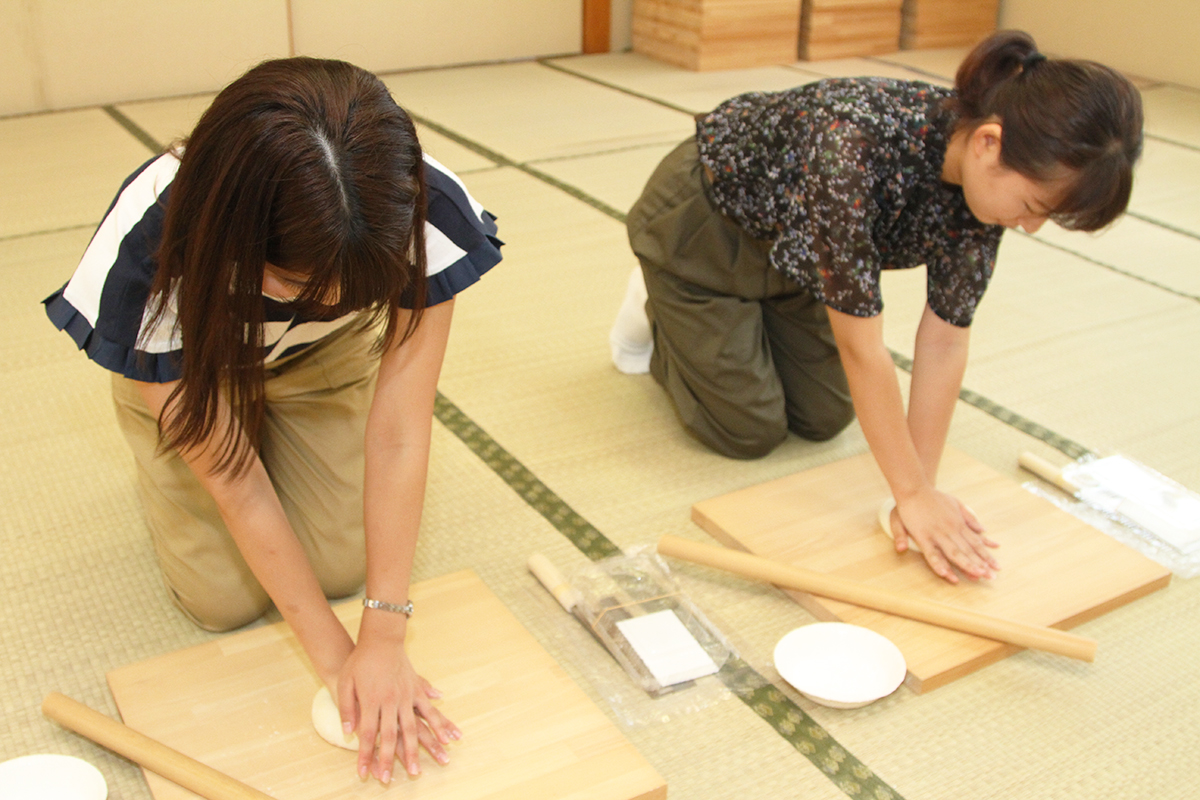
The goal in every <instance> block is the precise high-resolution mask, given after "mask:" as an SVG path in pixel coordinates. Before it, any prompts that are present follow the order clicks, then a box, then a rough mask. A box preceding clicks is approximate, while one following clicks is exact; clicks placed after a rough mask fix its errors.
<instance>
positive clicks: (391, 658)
mask: <svg viewBox="0 0 1200 800" xmlns="http://www.w3.org/2000/svg"><path fill="white" fill-rule="evenodd" d="M381 613H389V612H381ZM440 696H441V695H440V693H439V692H438V691H437V690H436V689H434V688H433V687H432V686H430V684H429V682H428V681H427V680H425V679H424V678H422V677H421V676H420V675H418V674H417V672H416V670H415V669H414V668H413V665H412V662H410V661H409V659H408V654H407V653H406V652H405V650H404V639H403V635H401V636H399V637H398V638H397V637H396V636H395V635H394V633H380V632H376V631H372V629H371V627H370V621H369V620H368V619H367V618H364V620H363V627H362V630H361V631H360V633H359V641H358V644H357V645H356V646H355V648H354V651H353V652H352V653H351V654H350V657H349V658H348V659H347V660H346V664H345V666H343V667H342V671H341V674H340V675H339V677H338V686H337V697H338V709H339V711H340V713H341V717H342V724H343V727H344V728H345V727H347V726H349V728H350V730H352V731H353V732H356V733H357V734H358V741H359V750H358V776H359V778H360V779H362V780H366V778H367V775H368V772H369V773H370V774H372V775H374V776H375V777H376V778H377V779H379V780H380V781H382V782H383V783H385V784H386V783H388V782H390V781H391V778H392V764H393V761H394V759H395V758H396V757H397V756H399V757H400V759H401V761H402V763H403V764H404V769H405V771H407V772H408V774H409V775H413V776H415V775H419V774H420V772H421V768H420V765H419V763H418V748H419V747H423V748H425V750H427V751H428V752H429V754H430V755H431V756H433V758H434V759H435V760H436V761H437V762H438V763H439V764H445V763H447V762H448V761H449V756H448V755H447V754H446V748H445V745H446V744H448V743H449V742H450V741H451V740H456V739H458V738H460V737H461V735H462V734H461V733H460V732H459V730H458V728H457V727H456V726H455V725H454V723H452V722H451V721H450V720H448V719H447V718H446V717H445V716H444V715H443V714H442V712H440V711H438V710H437V709H436V708H434V706H433V703H432V702H431V701H432V700H435V699H437V698H438V697H440ZM347 732H350V731H347Z"/></svg>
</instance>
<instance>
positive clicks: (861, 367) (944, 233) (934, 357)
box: [610, 31, 1142, 582]
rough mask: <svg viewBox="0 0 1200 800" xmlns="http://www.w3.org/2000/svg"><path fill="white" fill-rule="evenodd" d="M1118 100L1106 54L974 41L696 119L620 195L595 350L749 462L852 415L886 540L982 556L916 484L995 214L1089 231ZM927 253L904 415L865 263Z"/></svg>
mask: <svg viewBox="0 0 1200 800" xmlns="http://www.w3.org/2000/svg"><path fill="white" fill-rule="evenodd" d="M1141 143H1142V109H1141V98H1140V96H1139V94H1138V92H1137V89H1135V88H1134V87H1133V85H1132V84H1130V82H1129V81H1128V80H1126V79H1125V78H1124V77H1122V76H1121V75H1120V74H1118V73H1117V72H1115V71H1114V70H1112V69H1109V68H1107V67H1104V66H1102V65H1100V64H1096V63H1094V62H1088V61H1075V60H1060V59H1047V58H1046V57H1045V56H1043V55H1041V54H1040V53H1039V52H1038V50H1037V46H1036V45H1035V44H1034V41H1033V39H1032V38H1030V37H1029V36H1028V35H1027V34H1024V33H1021V32H1018V31H1004V32H1000V33H997V34H995V35H993V36H992V37H990V38H988V39H986V40H985V41H983V42H981V43H980V44H979V45H978V46H977V47H976V48H975V49H974V50H973V51H972V52H971V53H970V54H969V55H968V56H967V58H966V60H965V61H964V62H963V63H962V65H961V67H960V68H959V71H958V74H957V79H956V83H955V87H954V89H953V90H951V89H944V88H941V87H938V86H933V85H931V84H927V83H923V82H916V81H898V80H890V79H884V78H840V79H839V78H834V79H829V80H823V81H818V82H816V83H811V84H807V85H805V86H801V87H799V88H796V89H792V90H790V91H785V92H775V93H762V92H753V93H750V94H745V95H741V96H738V97H735V98H733V99H732V100H729V101H727V102H725V103H723V104H722V105H721V106H719V107H718V108H717V109H716V110H714V111H713V112H711V113H709V114H706V115H702V116H700V117H699V118H698V119H697V123H696V135H695V136H694V137H692V138H690V139H689V140H687V141H686V142H684V143H683V144H682V145H680V146H679V147H678V148H677V149H676V150H675V151H674V152H673V153H671V154H670V155H668V156H667V157H666V159H665V160H664V161H663V162H662V164H661V165H660V166H659V167H658V170H657V171H656V172H655V173H654V175H653V176H652V177H651V178H650V181H649V183H648V184H647V185H646V188H645V190H644V191H643V193H642V196H641V197H640V198H639V199H638V201H637V203H636V204H635V205H634V207H633V209H632V210H631V211H630V213H629V216H628V220H627V227H628V230H629V240H630V243H631V245H632V247H633V250H634V252H635V253H636V255H637V256H638V259H639V261H640V263H641V269H640V271H639V270H635V272H634V274H633V275H631V276H630V286H629V292H628V295H627V297H626V301H625V303H624V305H623V306H622V309H621V312H620V313H619V315H618V318H617V322H616V324H615V325H614V327H613V330H612V333H611V335H610V342H611V344H612V347H613V360H614V362H615V363H616V365H617V367H618V368H619V369H621V370H622V371H626V372H646V371H649V372H650V373H651V374H653V376H654V378H655V379H656V380H657V381H658V382H659V383H660V384H662V386H663V387H664V388H665V389H666V391H667V393H668V395H669V396H670V398H671V400H672V402H673V403H674V405H675V408H676V410H677V411H678V413H679V417H680V419H681V421H682V422H683V424H684V426H685V427H686V428H687V429H688V430H689V431H690V432H691V433H692V434H694V435H695V436H696V437H697V438H698V439H699V440H700V441H702V442H703V443H704V444H706V445H708V446H709V447H711V448H713V449H714V450H716V451H718V452H720V453H723V454H725V455H728V456H730V457H734V458H754V457H758V456H762V455H764V454H765V453H767V452H769V451H770V450H772V449H773V448H774V447H776V446H777V445H778V444H779V443H780V442H782V441H783V440H784V438H785V437H786V436H787V433H788V431H789V430H790V431H792V432H794V433H795V434H797V435H799V436H801V437H803V438H806V439H811V440H816V441H820V440H824V439H829V438H830V437H832V436H835V435H836V434H837V433H838V432H839V431H841V430H842V429H843V428H844V427H845V426H846V425H848V424H849V423H850V421H851V420H852V419H853V418H854V416H855V414H857V416H858V418H859V421H860V423H861V425H862V429H863V433H864V435H865V436H866V440H867V443H868V445H869V446H870V448H871V452H872V453H873V454H874V456H875V459H876V461H877V462H878V464H879V467H880V469H881V471H882V472H883V475H884V477H885V478H886V480H887V482H888V485H889V487H890V489H891V491H892V494H893V497H894V499H895V501H896V508H895V509H894V510H893V512H892V517H891V527H892V530H893V531H894V533H895V540H896V548H897V550H899V551H903V550H905V549H907V547H908V543H909V542H910V541H912V542H915V543H916V544H917V545H919V546H920V549H921V551H922V553H923V554H924V557H925V559H926V561H927V562H928V564H929V566H930V568H931V569H932V570H933V571H934V572H935V573H937V574H938V575H940V576H941V577H943V578H945V579H946V580H948V581H951V582H956V581H957V580H958V576H957V572H956V569H955V568H957V570H960V571H961V572H962V573H964V574H966V575H968V576H970V577H972V578H983V577H989V576H991V575H993V574H994V573H993V571H994V570H995V569H996V568H997V566H998V565H997V562H996V560H995V559H994V558H993V556H992V555H991V553H990V552H989V550H990V548H991V547H993V546H994V543H993V542H991V541H990V540H989V539H987V537H985V536H984V535H983V528H982V526H981V525H980V523H979V520H977V519H976V518H975V516H974V515H973V514H972V513H971V511H970V510H969V509H967V508H966V507H965V506H963V505H962V503H960V502H959V501H958V500H957V499H955V498H954V497H951V496H949V495H947V494H944V493H942V492H940V491H938V490H937V488H936V476H937V468H938V463H939V461H940V460H941V456H942V450H943V447H944V445H945V440H946V435H947V432H948V430H949V427H950V418H951V415H952V414H953V411H954V405H955V401H956V399H957V397H958V392H959V389H960V387H961V385H962V378H963V371H964V369H965V367H966V362H967V343H968V338H969V332H970V327H969V326H970V324H971V321H972V318H973V317H974V314H975V309H976V306H977V304H978V302H979V300H980V298H981V297H982V296H983V293H984V289H985V288H986V287H987V283H988V280H989V279H990V277H991V274H992V267H993V264H994V261H995V257H996V249H997V246H998V245H999V242H1000V235H1001V233H1002V232H1003V231H1004V229H1005V228H1018V227H1019V228H1024V229H1025V230H1026V231H1029V232H1033V231H1036V230H1037V229H1038V228H1039V227H1041V225H1042V224H1043V223H1044V222H1045V221H1046V220H1047V219H1053V220H1055V221H1056V222H1058V223H1059V224H1061V225H1063V226H1064V227H1067V228H1071V229H1076V230H1085V231H1094V230H1098V229H1100V228H1103V227H1104V226H1106V225H1108V224H1109V223H1110V222H1112V221H1113V220H1114V219H1115V218H1116V217H1117V216H1119V215H1120V214H1121V213H1122V212H1123V211H1124V210H1125V207H1126V205H1127V203H1128V202H1129V195H1130V189H1131V186H1132V170H1133V165H1134V163H1135V162H1136V160H1137V159H1138V157H1139V154H1140V152H1141ZM922 264H924V265H925V266H926V268H927V305H926V307H925V312H924V315H923V316H922V318H921V322H920V326H919V329H918V331H917V335H916V344H915V348H914V354H915V357H914V363H913V372H912V389H911V393H910V400H909V406H908V410H907V413H906V412H905V408H904V403H903V400H902V397H901V392H900V386H899V383H898V381H897V379H896V374H895V367H894V365H893V362H892V358H891V355H890V353H889V352H888V349H887V347H886V346H885V345H884V342H883V324H882V316H881V315H882V311H883V301H882V297H881V295H880V288H879V275H880V270H882V269H903V268H910V267H916V266H919V265H922Z"/></svg>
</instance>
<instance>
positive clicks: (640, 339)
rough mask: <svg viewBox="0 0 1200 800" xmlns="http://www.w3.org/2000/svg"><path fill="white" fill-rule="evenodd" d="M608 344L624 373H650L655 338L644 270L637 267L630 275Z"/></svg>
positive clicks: (614, 359) (619, 368) (618, 367)
mask: <svg viewBox="0 0 1200 800" xmlns="http://www.w3.org/2000/svg"><path fill="white" fill-rule="evenodd" d="M608 344H609V346H610V347H611V348H612V360H613V364H615V365H616V367H617V369H618V370H620V371H621V372H624V373H625V374H626V375H642V374H644V373H647V372H649V371H650V355H651V353H653V352H654V339H653V338H651V336H650V320H649V319H648V318H647V317H646V282H645V280H644V279H643V278H642V270H641V267H634V269H633V272H631V273H629V286H628V288H627V289H626V290H625V300H624V301H622V303H621V310H620V311H618V312H617V319H616V321H615V322H614V323H613V326H612V331H610V332H609V334H608Z"/></svg>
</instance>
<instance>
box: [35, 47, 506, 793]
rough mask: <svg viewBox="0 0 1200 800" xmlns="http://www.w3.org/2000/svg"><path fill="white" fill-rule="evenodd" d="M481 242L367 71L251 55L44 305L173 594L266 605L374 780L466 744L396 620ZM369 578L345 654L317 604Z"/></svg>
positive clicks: (483, 230) (128, 191)
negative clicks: (447, 361) (458, 308)
mask: <svg viewBox="0 0 1200 800" xmlns="http://www.w3.org/2000/svg"><path fill="white" fill-rule="evenodd" d="M495 233H496V227H495V224H494V220H493V217H491V215H489V214H488V213H487V212H486V211H484V210H483V209H482V208H481V207H480V206H479V204H478V203H476V202H475V201H474V200H473V199H472V198H471V197H470V195H469V194H468V193H467V191H466V189H465V188H464V187H463V186H462V184H461V182H459V181H458V179H457V178H456V177H455V176H454V175H453V174H452V173H450V172H449V171H448V170H446V169H445V168H444V167H442V166H441V165H440V164H438V163H437V162H436V161H434V160H433V159H431V158H429V157H427V156H424V155H423V153H422V151H421V147H420V144H419V143H418V141H417V137H416V131H415V128H414V126H413V122H412V120H411V119H410V118H409V116H408V114H406V113H405V112H404V111H403V110H402V109H401V108H400V107H399V106H397V105H396V103H395V101H394V100H393V99H392V97H391V95H390V94H389V93H388V91H387V88H386V87H385V86H384V85H383V83H382V82H381V81H379V80H378V79H377V78H376V77H375V76H373V75H371V74H370V73H368V72H366V71H364V70H362V69H359V68H357V67H354V66H351V65H350V64H346V63H344V62H339V61H325V60H318V59H310V58H293V59H283V60H278V61H268V62H265V63H263V64H260V65H259V66H257V67H255V68H254V69H252V70H250V71H249V72H247V73H246V74H245V75H244V76H242V77H241V78H239V79H238V80H236V81H234V82H233V83H232V84H230V85H229V86H228V87H226V88H225V89H224V90H223V91H222V92H221V93H220V94H219V95H218V96H217V97H216V99H215V100H214V101H213V103H212V105H211V106H210V107H209V109H208V110H207V111H206V112H205V113H204V115H203V116H202V117H201V119H200V121H199V123H198V124H197V125H196V128H195V130H194V132H193V133H192V135H191V136H190V137H189V138H188V139H187V140H186V142H184V143H182V144H181V145H179V146H176V147H174V148H172V149H171V150H170V151H168V152H167V153H165V154H163V155H161V156H159V157H158V158H155V159H152V160H151V161H149V162H147V163H146V164H144V165H143V166H142V167H141V168H140V169H139V170H138V171H137V172H135V173H134V174H133V175H132V176H130V178H129V179H128V180H127V181H126V182H125V184H124V185H123V186H122V188H121V191H120V193H119V194H118V196H117V198H116V199H115V200H114V201H113V204H112V206H111V207H110V209H109V211H108V213H107V214H106V216H105V218H104V220H103V222H102V223H101V224H100V227H99V229H98V230H97V231H96V234H95V236H94V237H93V239H92V242H91V244H90V245H89V246H88V249H87V251H86V252H85V254H84V256H83V259H82V261H81V263H80V265H79V267H78V269H77V270H76V272H75V274H74V276H73V277H72V278H71V280H70V281H68V283H67V284H66V285H65V286H64V287H63V288H62V289H61V290H59V291H58V292H56V293H55V294H53V295H52V296H50V297H49V298H47V300H46V310H47V313H48V314H49V316H50V318H51V320H52V321H53V322H54V323H55V324H56V325H57V326H58V327H59V328H61V329H64V330H66V331H67V332H68V333H70V335H71V336H72V337H73V338H74V340H75V341H76V343H77V344H78V345H79V346H80V347H81V348H83V349H85V350H86V352H87V354H88V355H89V357H91V358H92V359H93V360H94V361H96V362H97V363H98V364H100V365H101V366H104V367H106V368H108V369H109V370H111V371H112V372H113V373H114V374H113V398H114V401H115V405H116V410H117V418H118V421H119V422H120V425H121V428H122V430H123V432H124V433H125V436H126V438H127V439H128V441H129V443H130V446H131V447H132V449H133V453H134V457H135V460H136V462H137V468H138V469H137V471H138V488H139V494H140V496H141V499H142V502H143V505H144V507H145V511H146V519H147V522H148V526H149V528H150V532H151V536H152V539H153V542H154V546H155V550H156V553H157V555H158V560H159V565H160V567H161V569H162V575H163V579H164V582H165V584H166V586H167V589H168V591H169V593H170V595H171V597H172V599H173V600H174V601H175V603H176V604H177V605H178V606H179V607H180V608H181V609H182V610H183V612H184V613H185V614H187V615H188V616H189V617H190V618H191V619H192V620H193V621H195V622H196V623H197V624H198V625H200V626H202V627H204V628H205V629H208V630H228V629H231V628H235V627H238V626H240V625H244V624H246V623H248V622H250V621H252V620H254V619H256V618H258V617H259V616H261V615H262V613H263V612H264V611H265V610H266V609H267V608H268V607H269V606H270V605H271V604H272V603H273V604H274V605H275V607H276V608H278V609H279V611H280V613H281V614H282V615H283V618H284V619H285V620H286V621H287V622H288V624H289V625H290V626H291V628H292V629H293V631H294V632H295V634H296V637H297V639H298V640H299V641H300V643H301V645H302V646H303V647H304V650H305V652H306V654H307V655H308V657H309V659H310V661H311V662H312V665H313V667H314V668H315V670H316V672H317V674H318V676H319V677H320V678H321V680H322V681H323V682H324V683H325V684H326V686H328V687H329V688H330V690H331V692H332V693H333V695H334V697H336V698H338V705H339V709H340V713H341V717H342V720H343V724H344V727H345V728H346V730H347V732H350V731H357V733H358V737H359V741H360V750H359V760H358V768H359V773H360V775H361V776H362V777H365V776H366V774H367V772H368V770H370V771H371V772H373V774H374V775H375V776H376V777H378V778H379V779H380V780H382V781H384V782H387V781H388V780H390V778H391V770H392V764H393V756H394V754H396V755H400V756H401V757H402V759H403V762H404V767H405V769H407V771H408V772H410V773H412V774H416V772H418V771H419V766H418V758H417V749H418V746H419V745H420V746H424V747H425V748H426V749H427V750H428V751H429V752H430V753H431V754H432V755H433V756H434V757H435V758H436V759H437V760H438V761H439V762H444V761H445V760H446V752H445V748H444V747H443V745H444V744H445V743H447V742H448V741H449V740H450V739H452V738H457V737H458V735H459V733H458V730H457V728H455V726H454V725H453V723H451V722H450V721H449V720H447V719H446V718H445V717H444V716H443V715H442V714H441V713H440V712H439V711H438V710H437V709H436V708H434V706H433V705H432V703H431V699H434V698H435V697H436V692H435V691H434V690H433V689H432V688H431V687H430V686H429V684H428V683H427V682H426V681H425V680H423V679H422V678H420V677H419V676H418V675H417V673H416V672H415V670H414V669H413V666H412V664H411V663H410V662H409V660H408V657H407V655H406V654H405V650H404V636H405V630H406V624H407V618H408V615H410V614H412V613H413V609H412V606H411V604H410V603H409V601H408V585H409V578H410V571H411V568H412V561H413V553H414V550H415V546H416V540H417V531H418V527H419V525H420V519H421V510H422V506H423V501H424V493H425V480H426V472H427V467H428V459H429V444H430V435H431V429H432V419H433V405H434V397H435V393H436V386H437V378H438V374H439V371H440V369H441V364H442V358H443V355H444V353H445V348H446V342H447V337H448V334H449V329H450V320H451V314H452V310H453V307H454V296H455V294H456V293H457V292H459V291H461V290H463V289H465V288H466V287H467V286H469V285H470V284H472V283H474V282H475V281H476V280H478V278H479V276H480V275H482V274H483V273H484V272H486V271H487V270H488V269H490V268H491V267H492V266H494V265H495V264H496V263H498V262H499V260H500V252H499V245H500V242H499V240H498V239H496V238H495ZM364 583H365V585H366V599H365V600H364V605H366V606H367V607H366V608H365V609H364V611H363V619H362V627H361V629H360V633H359V638H358V642H357V644H355V643H354V642H353V641H352V640H351V639H350V637H349V635H348V634H347V633H346V631H345V630H344V629H343V628H342V626H341V624H340V623H339V622H338V620H337V618H336V617H335V616H334V614H333V612H332V610H331V609H330V606H329V603H328V601H327V598H331V597H342V596H346V595H349V594H353V593H355V592H357V591H358V590H359V589H360V588H362V586H363V585H364ZM377 741H378V749H377V750H376V742H377ZM398 745H399V750H397V747H398Z"/></svg>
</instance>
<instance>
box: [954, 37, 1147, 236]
mask: <svg viewBox="0 0 1200 800" xmlns="http://www.w3.org/2000/svg"><path fill="white" fill-rule="evenodd" d="M955 89H956V93H957V96H956V97H955V98H954V99H953V100H952V101H951V106H952V108H953V109H954V111H956V112H957V113H958V115H959V117H960V126H963V127H966V128H967V129H968V130H973V129H974V128H975V127H977V126H979V125H980V124H982V123H984V122H987V121H988V120H990V119H993V118H995V119H998V120H999V121H1000V125H1001V127H1002V129H1003V131H1002V134H1001V137H1002V138H1001V147H1000V160H1001V163H1003V164H1004V166H1006V167H1008V168H1009V169H1013V170H1016V171H1017V172H1019V173H1021V174H1022V175H1024V176H1025V177H1027V178H1032V179H1034V180H1039V181H1045V180H1051V179H1053V178H1054V177H1056V175H1057V174H1058V173H1059V171H1060V170H1061V168H1062V167H1066V168H1067V169H1068V170H1070V171H1071V172H1072V173H1073V176H1072V180H1070V182H1069V187H1068V189H1067V191H1066V194H1065V196H1064V197H1063V198H1062V200H1061V202H1059V203H1058V205H1057V206H1056V207H1055V208H1054V209H1052V210H1051V215H1050V216H1051V218H1052V219H1054V220H1055V222H1057V223H1059V224H1060V225H1062V226H1063V227H1065V228H1070V229H1074V230H1084V231H1094V230H1099V229H1100V228H1103V227H1105V226H1106V225H1108V224H1109V223H1110V222H1112V221H1113V220H1114V219H1116V218H1117V217H1118V216H1120V215H1121V214H1122V213H1123V212H1124V211H1125V207H1126V206H1127V205H1128V204H1129V194H1130V191H1131V190H1132V188H1133V165H1134V163H1135V162H1136V161H1137V160H1138V157H1139V156H1140V155H1141V152H1142V99H1141V95H1140V94H1139V93H1138V90H1137V88H1136V87H1134V85H1133V84H1132V83H1130V82H1129V80H1128V79H1126V78H1125V77H1124V76H1122V75H1121V74H1120V73H1119V72H1117V71H1116V70H1114V69H1111V68H1109V67H1106V66H1104V65H1103V64H1097V63H1095V62H1093V61H1080V60H1071V59H1047V58H1045V57H1044V56H1042V55H1041V54H1040V53H1038V49H1037V45H1036V44H1035V43H1034V41H1033V38H1032V37H1031V36H1029V34H1027V33H1024V32H1022V31H1000V32H998V33H995V34H993V35H992V36H990V37H989V38H987V39H985V40H983V41H982V42H980V43H979V44H978V45H976V47H975V49H974V50H972V51H971V53H970V54H969V55H967V57H966V59H965V60H964V61H963V62H962V64H961V65H960V66H959V68H958V74H957V76H956V78H955Z"/></svg>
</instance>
